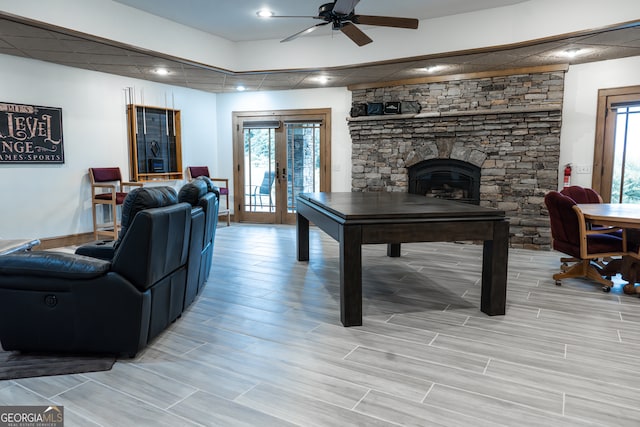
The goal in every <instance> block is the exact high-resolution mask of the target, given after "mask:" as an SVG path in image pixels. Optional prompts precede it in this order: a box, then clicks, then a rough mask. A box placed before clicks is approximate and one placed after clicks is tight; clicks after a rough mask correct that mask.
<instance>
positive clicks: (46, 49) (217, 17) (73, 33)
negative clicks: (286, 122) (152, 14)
mask: <svg viewBox="0 0 640 427" xmlns="http://www.w3.org/2000/svg"><path fill="white" fill-rule="evenodd" d="M79 1H84V0H79ZM95 1H98V2H100V1H103V0H95ZM261 1H264V3H263V2H261ZM312 1H313V2H314V3H315V1H316V0H236V1H230V0H229V1H219V0H182V1H181V2H174V1H173V0H172V1H168V0H118V1H116V0H114V1H113V2H112V1H111V0H108V1H106V0H105V3H107V4H111V5H116V4H117V9H118V10H117V13H115V14H114V16H116V17H120V14H121V13H122V11H123V10H124V12H125V13H127V12H130V13H131V16H133V17H137V19H143V18H140V16H147V15H146V14H147V13H149V12H138V11H137V10H133V9H131V10H129V6H124V5H123V3H125V2H127V3H129V4H133V3H136V4H138V3H139V4H140V7H142V4H148V5H149V7H158V8H162V7H163V6H165V5H166V6H167V7H169V8H175V7H177V6H175V5H174V3H176V4H179V6H180V8H179V10H178V11H177V12H175V13H176V15H175V16H180V17H181V18H180V19H182V20H184V22H185V23H187V24H188V25H196V24H194V23H191V20H194V19H195V18H197V17H202V16H205V17H207V19H205V20H204V21H205V22H206V23H208V24H210V25H214V26H215V27H216V28H217V29H219V30H220V32H219V34H223V30H222V29H223V28H227V29H226V30H224V34H223V36H226V37H229V39H238V38H239V37H244V38H246V39H249V40H253V41H248V42H245V43H237V44H238V45H257V46H259V47H260V48H258V49H254V50H255V51H256V52H258V53H260V49H262V50H265V51H266V49H267V47H265V46H268V47H269V48H271V47H273V45H276V46H279V47H282V46H283V45H282V44H280V43H278V42H277V40H278V39H280V40H281V39H282V38H284V37H286V36H288V35H289V34H291V33H292V32H296V31H298V30H299V29H300V27H299V24H298V23H293V24H287V25H294V27H290V28H282V25H284V24H280V22H283V23H288V22H289V20H288V19H282V20H278V21H277V23H278V25H277V28H276V29H277V30H278V31H279V32H281V33H282V34H278V36H277V37H276V38H275V39H273V37H274V36H273V35H272V33H267V32H265V31H264V29H263V28H262V27H260V25H258V23H261V22H264V21H261V20H259V19H258V18H257V17H256V16H255V12H256V10H258V9H259V8H261V7H263V6H270V7H273V8H274V9H276V11H278V13H280V12H279V9H277V8H278V7H285V6H287V7H289V6H291V7H295V8H299V7H301V6H305V7H307V6H308V5H309V4H312ZM320 1H323V0H320ZM537 1H541V2H542V1H547V2H548V1H558V0H528V2H529V3H532V2H537ZM562 1H565V0H562ZM566 1H568V0H566ZM577 1H581V0H577ZM629 1H632V2H637V1H638V0H629ZM393 3H394V2H393V0H362V1H361V3H360V4H359V5H358V6H357V7H356V11H357V12H358V13H362V14H372V15H373V14H375V15H378V16H385V15H394V16H401V17H419V18H420V19H425V17H433V16H435V15H436V14H445V13H456V14H457V13H459V12H460V11H461V10H466V11H468V10H471V9H478V8H479V7H480V6H481V5H482V7H488V6H489V5H491V6H497V5H498V4H500V5H505V4H506V3H510V4H515V3H524V2H521V1H514V0H475V1H472V0H464V1H463V0H446V1H445V0H396V1H395V3H398V8H396V9H392V10H390V8H391V7H392V6H393ZM467 3H469V4H471V6H469V4H467ZM210 4H219V5H220V6H219V9H218V10H217V12H216V13H214V12H207V13H204V12H202V10H200V9H198V8H197V6H198V5H200V6H202V7H204V8H205V9H206V8H209V7H210ZM185 5H186V6H185ZM365 5H366V6H367V7H369V8H370V9H365V8H364V6H365ZM411 5H412V6H411ZM427 6H428V7H427ZM436 6H437V7H436ZM313 7H314V8H316V6H313ZM374 7H375V8H374ZM400 7H401V8H400ZM410 7H414V8H415V9H413V10H409V9H408V8H410ZM515 7H516V8H519V6H515ZM376 8H377V9H376ZM634 8H636V9H637V12H638V13H640V9H638V6H637V4H636V5H635V6H634ZM363 9H364V10H363ZM427 9H428V10H427ZM525 9H526V8H525ZM149 10H151V9H149ZM172 10H173V9H172ZM239 10H246V11H247V12H246V13H244V14H242V13H240V14H238V11H239ZM152 11H153V10H152ZM227 11H229V13H230V14H231V15H232V16H235V18H233V19H231V18H227V17H226V15H225V13H227ZM315 11H316V12H317V9H315ZM88 12H89V15H92V14H94V13H95V12H94V10H93V9H91V8H89V9H88ZM165 12H166V10H165ZM180 12H185V13H180ZM395 12H398V13H397V14H396V13H395ZM156 13H157V11H156ZM210 13H211V14H213V18H211V19H209V18H208V15H209V14H210ZM286 13H300V12H297V9H295V10H293V11H291V12H286ZM621 13H622V12H621ZM625 13H626V12H625ZM493 14H494V12H493V11H489V12H487V13H485V14H484V15H493ZM495 14H499V12H498V11H495ZM402 15H404V16H402ZM627 15H629V16H632V15H633V16H637V14H636V13H635V10H634V11H633V13H631V14H629V13H627ZM467 16H468V17H471V18H473V17H474V15H473V14H469V15H467ZM507 16H509V14H507ZM625 16H626V15H625ZM174 19H176V20H177V19H178V18H174ZM187 19H189V22H187V21H186V20H187ZM445 20H446V21H447V22H449V20H447V19H446V18H445ZM107 21H108V22H109V20H107ZM157 21H158V20H157V19H154V20H152V22H154V24H155V25H157ZM293 21H297V20H296V19H293ZM303 21H304V19H303ZM437 21H438V19H435V20H434V19H431V20H430V21H429V20H426V21H423V24H425V25H423V26H422V27H421V28H422V29H423V30H424V29H427V30H430V29H433V28H434V26H435V25H437V24H438V22H437ZM461 21H462V22H465V20H464V19H462V20H461ZM83 22H84V21H83ZM270 22H272V23H273V22H276V21H270ZM313 22H317V20H312V23H313ZM467 22H468V20H467ZM614 22H616V21H614ZM308 24H309V23H308V22H307V23H305V24H304V26H309V25H308ZM427 24H430V25H431V27H428V26H427ZM439 24H442V23H439ZM183 25H184V24H183ZM449 25H450V23H449ZM178 26H179V25H178ZM364 27H365V26H363V28H364ZM116 28H117V31H116V32H117V33H119V32H121V31H123V28H122V27H116ZM143 28H146V29H149V28H151V29H152V30H155V27H154V26H149V25H147V26H146V27H144V26H143V25H140V28H138V27H136V28H133V29H132V30H133V31H134V32H135V33H136V34H137V33H138V32H140V31H142V30H141V29H143ZM239 28H248V29H245V30H240V29H239ZM291 28H293V29H291ZM462 28H464V27H462ZM494 28H495V27H491V26H487V33H496V31H495V30H494ZM365 30H366V31H369V32H371V33H372V34H373V33H374V31H375V30H374V29H372V28H370V29H369V30H367V29H366V28H365ZM385 30H389V31H390V32H388V33H385V34H386V35H387V38H386V39H385V38H376V42H375V43H374V44H373V45H375V46H374V48H375V49H377V50H380V51H384V52H388V53H390V54H392V55H397V56H398V57H397V58H394V59H392V60H382V61H381V60H377V61H376V60H368V61H365V62H362V61H358V58H356V54H357V53H358V52H360V49H362V52H365V50H366V49H367V47H364V48H359V47H357V46H355V44H353V43H351V42H350V41H349V40H341V39H339V38H338V36H336V40H335V41H336V42H337V41H341V42H343V43H342V46H345V43H346V46H347V47H348V48H351V49H350V50H349V49H348V48H344V50H345V52H348V55H347V57H348V58H349V59H353V62H352V63H349V64H347V65H341V66H335V65H331V64H328V65H321V66H316V67H309V66H307V67H288V68H287V67H284V66H283V67H268V66H265V67H264V68H253V69H249V70H250V71H242V70H240V71H238V70H235V69H232V68H224V67H221V66H220V65H219V64H218V63H217V62H216V61H217V60H216V59H214V62H206V61H198V60H195V61H194V60H193V58H191V57H189V56H188V52H187V54H186V55H185V54H184V53H183V52H182V50H181V49H182V47H183V44H182V43H178V44H177V46H178V47H179V49H178V50H176V51H175V52H177V53H175V52H174V53H171V52H166V51H164V50H163V48H161V49H160V50H158V49H157V48H156V49H146V48H138V47H136V46H135V45H134V44H129V43H123V42H121V41H118V40H116V39H117V38H118V37H117V36H116V37H115V38H113V37H114V36H112V38H104V37H101V36H95V35H92V34H90V33H87V32H86V31H85V32H82V31H78V30H72V29H68V28H66V27H61V26H57V25H55V24H53V23H47V22H39V21H34V20H31V19H26V18H21V17H19V16H16V15H10V14H6V13H3V12H2V11H0V54H7V55H14V56H20V57H25V58H31V59H36V60H41V61H48V62H54V63H57V64H61V65H66V66H69V67H76V68H83V69H88V70H93V71H100V72H105V73H111V74H117V75H122V76H128V77H132V78H136V79H142V80H151V81H156V82H161V83H166V84H172V85H177V86H184V87H189V88H192V89H196V90H202V91H207V92H212V93H224V92H233V91H236V88H237V86H244V87H245V88H246V89H247V90H250V91H266V90H289V89H306V88H317V87H323V86H324V87H349V88H355V87H360V86H362V85H368V86H371V85H379V84H389V82H398V81H403V82H404V83H405V84H408V83H407V82H408V81H413V80H414V79H415V78H418V79H424V78H427V79H436V80H437V79H439V78H442V77H440V76H449V77H452V76H460V75H464V74H468V73H480V72H498V71H504V70H512V71H513V70H515V69H518V68H524V67H540V66H545V67H548V66H552V67H565V68H566V66H568V64H582V63H586V62H593V61H604V60H607V59H614V58H625V57H630V56H640V21H638V20H636V21H635V22H633V23H631V22H627V23H621V24H611V25H609V26H605V27H602V28H600V29H594V30H582V31H575V32H573V33H561V34H558V35H556V36H551V37H546V38H544V39H537V40H536V39H533V40H530V41H527V40H524V41H522V42H519V43H512V44H503V45H500V44H493V45H491V44H490V45H487V46H486V47H484V46H483V47H479V48H473V49H467V50H464V49H463V50H457V51H443V52H435V53H429V54H427V53H424V54H419V55H412V56H409V55H404V56H403V55H402V54H400V53H398V52H399V50H400V48H401V47H402V46H401V45H402V44H403V43H404V44H405V45H407V44H412V45H415V43H420V37H411V36H404V34H406V33H402V32H405V31H409V32H411V31H415V33H418V32H420V29H419V30H404V29H395V28H391V29H385ZM395 31H397V32H399V33H400V34H401V35H399V36H396V35H395V33H393V32H395ZM187 32H188V31H187ZM194 32H195V31H194ZM458 32H459V31H458ZM316 33H318V32H316ZM415 33H414V34H415ZM454 33H455V31H454ZM377 35H379V34H377ZM341 36H342V35H340V37H341ZM465 36H467V35H465ZM259 37H267V38H268V39H267V40H259V39H258V38H259ZM202 38H203V39H205V40H207V39H208V37H202ZM211 38H216V37H211ZM389 39H392V40H389ZM326 41H331V42H332V43H331V45H332V46H336V45H337V43H333V42H334V40H331V38H330V37H325V38H324V39H323V38H318V37H313V38H310V39H307V40H306V42H304V41H303V40H299V41H298V42H297V43H295V44H296V45H297V47H299V49H297V50H296V52H306V51H310V52H311V53H312V54H314V55H315V56H317V57H319V58H320V59H321V61H324V60H326V59H327V58H328V57H329V56H334V55H317V52H318V50H317V49H315V50H314V49H313V48H312V47H309V46H313V45H316V46H317V45H318V44H322V43H324V42H326ZM412 41H413V42H412ZM225 43H228V42H225ZM231 43H234V42H231ZM286 45H288V46H289V45H290V44H286ZM159 46H160V45H159ZM421 46H422V45H418V47H421ZM437 46H439V44H438V45H437ZM188 47H189V45H185V46H184V48H185V50H188V49H187V48H188ZM568 49H580V51H581V53H580V54H579V55H578V56H576V57H573V58H568V57H567V56H566V55H564V52H565V51H567V50H568ZM293 51H294V50H293V49H290V50H288V51H287V52H293ZM325 51H326V50H323V51H322V52H325ZM331 52H334V50H331ZM367 52H372V51H371V50H368V51H367ZM258 56H259V55H258ZM271 56H275V57H276V59H277V60H278V61H280V60H281V56H282V55H271ZM292 56H294V57H296V58H297V56H296V55H292ZM260 58H262V56H259V59H260ZM430 66H438V68H437V69H436V70H435V71H433V70H427V69H426V67H430ZM158 68H165V69H167V70H168V71H169V74H168V75H159V74H157V73H156V72H155V71H156V70H157V69H158ZM251 70H253V71H251ZM279 70H280V71H279ZM320 78H323V79H324V81H321V80H320Z"/></svg>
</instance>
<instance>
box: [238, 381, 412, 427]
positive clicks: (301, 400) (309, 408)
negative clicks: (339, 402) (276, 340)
mask: <svg viewBox="0 0 640 427" xmlns="http://www.w3.org/2000/svg"><path fill="white" fill-rule="evenodd" d="M236 402H238V403H241V404H244V405H247V406H249V407H251V408H254V409H255V410H258V411H261V412H264V413H267V414H270V415H272V416H274V417H278V418H282V419H284V420H286V421H289V422H291V423H294V424H298V425H300V426H336V427H342V426H352V425H362V426H372V427H373V426H397V425H399V424H398V423H395V422H393V423H391V422H386V421H383V420H380V419H377V418H374V417H371V416H368V415H365V414H361V413H359V412H356V411H353V410H348V409H343V408H340V407H338V406H335V405H331V404H329V403H326V402H324V401H322V400H317V399H313V398H309V397H307V396H303V395H299V394H296V393H291V392H289V391H288V390H283V389H279V388H277V387H273V386H271V385H268V384H259V385H258V386H256V387H254V388H252V389H251V390H249V391H248V392H247V393H244V394H243V395H242V396H240V397H238V398H237V399H236Z"/></svg>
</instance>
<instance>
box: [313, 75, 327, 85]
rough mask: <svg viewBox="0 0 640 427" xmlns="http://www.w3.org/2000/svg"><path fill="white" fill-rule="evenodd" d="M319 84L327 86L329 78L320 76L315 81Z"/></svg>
mask: <svg viewBox="0 0 640 427" xmlns="http://www.w3.org/2000/svg"><path fill="white" fill-rule="evenodd" d="M315 80H316V81H317V82H318V83H321V84H326V83H327V82H328V81H329V77H327V76H319V77H316V79H315Z"/></svg>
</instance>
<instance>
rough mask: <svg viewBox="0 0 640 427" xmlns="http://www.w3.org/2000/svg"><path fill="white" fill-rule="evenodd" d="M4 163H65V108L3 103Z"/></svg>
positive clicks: (0, 150)
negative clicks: (63, 118) (63, 111)
mask: <svg viewBox="0 0 640 427" xmlns="http://www.w3.org/2000/svg"><path fill="white" fill-rule="evenodd" d="M3 163H64V147H63V144H62V108H54V107H41V106H38V105H24V104H10V103H5V102H0V164H3Z"/></svg>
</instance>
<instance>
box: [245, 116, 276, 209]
mask: <svg viewBox="0 0 640 427" xmlns="http://www.w3.org/2000/svg"><path fill="white" fill-rule="evenodd" d="M244 166H245V167H244V171H245V172H244V173H245V175H244V182H245V200H244V210H245V211H247V212H275V210H276V205H275V197H274V193H273V191H274V188H273V187H274V186H273V183H274V181H275V171H276V161H275V129H273V128H251V129H244Z"/></svg>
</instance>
